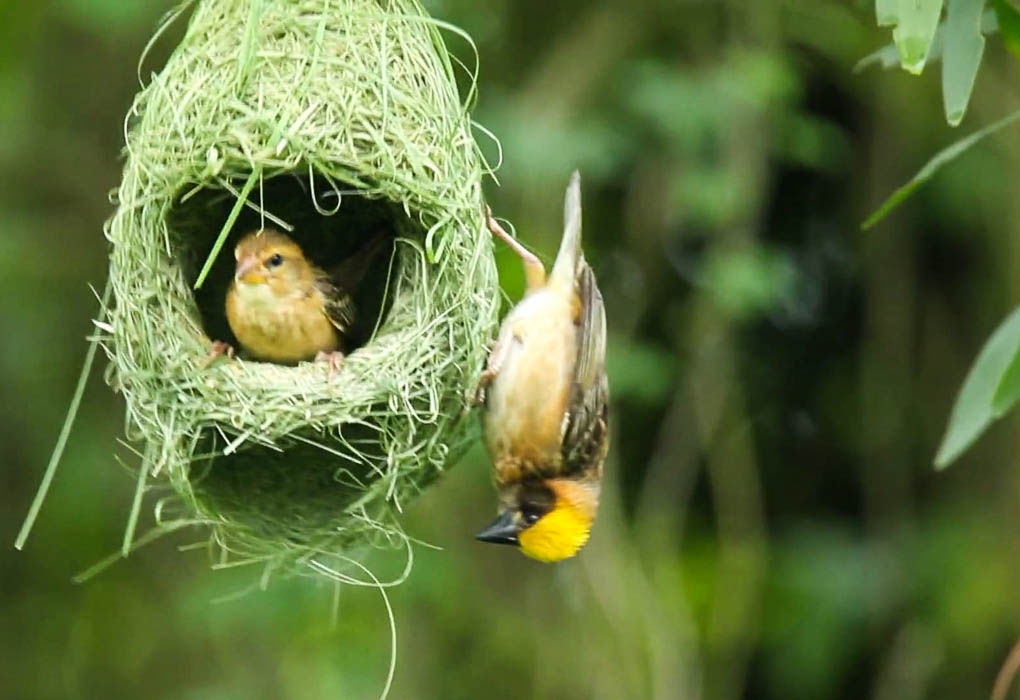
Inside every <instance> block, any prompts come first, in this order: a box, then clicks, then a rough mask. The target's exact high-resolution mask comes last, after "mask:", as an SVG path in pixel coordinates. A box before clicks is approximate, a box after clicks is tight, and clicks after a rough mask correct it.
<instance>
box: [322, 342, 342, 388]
mask: <svg viewBox="0 0 1020 700" xmlns="http://www.w3.org/2000/svg"><path fill="white" fill-rule="evenodd" d="M315 361H316V362H325V363H326V368H327V369H326V373H327V376H326V381H327V382H330V383H332V381H333V375H334V374H336V371H337V370H338V369H340V366H341V365H342V364H343V362H344V354H343V353H342V352H340V351H339V350H334V351H333V352H325V351H322V350H320V351H319V353H318V354H317V355H316V356H315Z"/></svg>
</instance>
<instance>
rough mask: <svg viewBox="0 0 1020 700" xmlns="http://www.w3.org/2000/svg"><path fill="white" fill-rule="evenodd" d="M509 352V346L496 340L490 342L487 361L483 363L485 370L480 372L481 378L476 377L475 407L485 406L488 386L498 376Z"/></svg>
mask: <svg viewBox="0 0 1020 700" xmlns="http://www.w3.org/2000/svg"><path fill="white" fill-rule="evenodd" d="M509 352H510V346H509V344H506V343H501V342H500V341H499V339H498V338H497V339H496V340H494V341H493V342H492V349H491V350H490V351H489V359H488V361H487V362H486V363H485V369H484V370H482V374H481V376H480V377H478V386H477V387H475V393H474V396H473V401H474V405H475V406H482V405H484V404H485V396H486V393H487V392H488V390H489V385H490V384H492V382H493V381H494V380H495V379H496V377H498V376H499V370H500V369H502V367H503V361H504V360H505V359H506V356H507V354H508V353H509Z"/></svg>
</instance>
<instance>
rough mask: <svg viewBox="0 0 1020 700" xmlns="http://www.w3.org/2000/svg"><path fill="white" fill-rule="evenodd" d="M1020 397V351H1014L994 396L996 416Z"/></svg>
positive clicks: (999, 415)
mask: <svg viewBox="0 0 1020 700" xmlns="http://www.w3.org/2000/svg"><path fill="white" fill-rule="evenodd" d="M1017 399H1020V351H1018V352H1016V353H1014V355H1013V359H1012V360H1010V362H1009V366H1008V367H1007V368H1006V371H1005V372H1003V373H1002V378H1001V379H999V385H998V386H997V387H995V396H994V397H992V411H993V412H994V413H995V417H996V418H1001V417H1002V415H1003V414H1005V413H1006V411H1008V410H1009V409H1011V408H1013V405H1014V404H1015V403H1016V402H1017Z"/></svg>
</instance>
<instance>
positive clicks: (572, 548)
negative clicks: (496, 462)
mask: <svg viewBox="0 0 1020 700" xmlns="http://www.w3.org/2000/svg"><path fill="white" fill-rule="evenodd" d="M598 498H599V484H598V482H597V481H592V480H590V479H576V478H569V477H560V478H554V479H542V480H538V481H533V482H527V483H523V484H517V485H514V486H511V487H509V488H506V489H503V490H502V493H501V498H500V501H501V507H502V511H501V512H500V515H499V517H497V518H496V519H495V520H494V521H493V522H492V523H491V524H490V525H489V526H488V527H487V528H485V529H484V530H483V531H482V532H480V533H478V534H477V535H476V538H477V539H479V540H481V541H482V542H491V543H494V544H511V545H515V546H517V547H518V548H519V549H520V550H521V552H522V553H523V554H525V555H527V556H529V557H531V558H532V559H537V560H538V561H542V562H547V563H551V562H557V561H562V560H563V559H567V558H569V557H572V556H574V555H575V554H577V552H578V551H579V550H580V549H581V547H583V546H584V543H585V542H587V541H588V534H589V533H590V532H591V526H592V522H593V521H594V520H595V512H596V510H597V509H598Z"/></svg>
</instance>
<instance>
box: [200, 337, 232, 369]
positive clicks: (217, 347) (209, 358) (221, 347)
mask: <svg viewBox="0 0 1020 700" xmlns="http://www.w3.org/2000/svg"><path fill="white" fill-rule="evenodd" d="M234 354H235V353H234V346H233V345H231V344H230V343H225V342H223V341H222V340H214V341H213V342H212V345H210V346H209V354H208V355H206V358H205V364H203V365H202V367H203V369H204V368H205V367H208V366H209V365H211V364H212V363H213V362H215V361H216V359H217V358H219V357H223V356H226V357H227V358H228V359H231V360H233V359H234Z"/></svg>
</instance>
